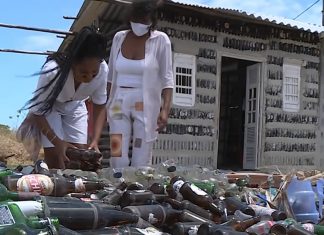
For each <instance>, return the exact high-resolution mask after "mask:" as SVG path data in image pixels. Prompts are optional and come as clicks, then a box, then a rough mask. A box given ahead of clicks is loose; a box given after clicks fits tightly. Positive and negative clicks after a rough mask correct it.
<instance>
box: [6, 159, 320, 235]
mask: <svg viewBox="0 0 324 235" xmlns="http://www.w3.org/2000/svg"><path fill="white" fill-rule="evenodd" d="M272 180H273V179H272V178H271V177H269V179H268V182H267V185H268V187H267V188H266V189H264V188H261V187H259V185H255V184H253V185H252V184H250V183H249V178H248V177H245V178H240V179H235V180H229V179H228V177H227V175H226V174H225V173H221V172H218V171H215V170H209V169H207V168H202V167H199V166H192V167H182V166H178V165H176V164H175V163H174V162H172V161H167V162H164V163H162V164H160V165H158V166H155V167H139V168H133V167H128V168H123V169H111V168H107V169H102V170H100V171H98V172H96V173H95V172H86V171H81V170H68V169H67V170H64V171H62V170H52V169H51V170H49V169H48V168H47V165H46V164H45V163H44V162H43V161H41V160H39V161H37V162H36V164H35V166H25V167H18V168H16V169H8V168H6V166H2V167H0V182H1V184H0V199H1V202H0V234H5V235H23V234H24V235H50V234H51V235H54V234H63V235H64V234H66V235H73V234H74V235H80V234H83V235H90V234H94V235H101V234H122V235H126V234H129V235H131V234H136V235H140V234H144V235H148V234H150V235H152V234H154V235H163V234H171V235H195V234H198V235H218V234H223V235H225V234H226V235H240V234H242V235H243V234H254V235H264V234H275V235H284V234H292V235H299V234H318V235H322V234H324V225H323V226H322V225H321V224H322V222H321V217H322V207H323V186H324V183H323V182H324V180H321V179H320V180H318V181H316V184H315V185H312V184H311V183H310V182H309V181H300V180H297V179H296V178H294V177H293V178H292V179H290V182H289V183H287V182H285V184H286V187H282V188H281V189H278V188H274V187H273V182H272Z"/></svg>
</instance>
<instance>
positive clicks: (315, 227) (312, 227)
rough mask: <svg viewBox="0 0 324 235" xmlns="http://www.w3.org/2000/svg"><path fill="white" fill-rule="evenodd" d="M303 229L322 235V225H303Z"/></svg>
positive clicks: (323, 228) (323, 230)
mask: <svg viewBox="0 0 324 235" xmlns="http://www.w3.org/2000/svg"><path fill="white" fill-rule="evenodd" d="M302 227H303V229H305V230H307V231H309V232H312V233H314V234H316V235H324V226H323V225H317V224H309V223H306V224H303V225H302Z"/></svg>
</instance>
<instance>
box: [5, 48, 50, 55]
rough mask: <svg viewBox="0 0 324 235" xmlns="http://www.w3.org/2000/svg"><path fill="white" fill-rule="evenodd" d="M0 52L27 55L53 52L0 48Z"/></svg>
mask: <svg viewBox="0 0 324 235" xmlns="http://www.w3.org/2000/svg"><path fill="white" fill-rule="evenodd" d="M0 52H7V53H19V54H29V55H52V54H53V52H49V51H48V52H41V51H21V50H12V49H0Z"/></svg>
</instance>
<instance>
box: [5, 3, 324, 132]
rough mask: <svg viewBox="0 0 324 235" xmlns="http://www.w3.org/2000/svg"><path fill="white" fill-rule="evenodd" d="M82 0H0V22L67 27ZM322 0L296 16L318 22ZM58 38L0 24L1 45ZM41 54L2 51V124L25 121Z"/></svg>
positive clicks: (41, 47) (290, 8) (253, 6)
mask: <svg viewBox="0 0 324 235" xmlns="http://www.w3.org/2000/svg"><path fill="white" fill-rule="evenodd" d="M179 1H180V2H183V3H189V4H203V5H206V6H210V7H222V8H231V9H238V10H243V11H247V12H249V13H260V14H264V15H274V16H281V17H285V18H288V19H293V18H294V17H296V16H297V15H298V14H299V13H301V12H302V11H303V10H305V9H306V8H307V7H308V6H310V5H312V4H313V3H314V2H316V1H315V0H257V1H256V0H179ZM82 3H83V1H82V0H55V1H53V0H28V1H22V0H10V1H0V9H1V14H0V23H5V24H15V25H25V26H31V27H40V28H49V29H59V30H68V29H69V28H70V25H71V23H72V20H65V19H63V16H76V15H77V13H78V11H79V9H80V7H81V5H82ZM321 10H322V1H319V2H318V3H317V4H316V5H315V6H313V7H312V8H311V9H310V10H308V11H307V12H306V13H304V14H303V15H302V16H300V17H299V18H298V19H297V20H298V21H301V22H307V23H312V24H317V25H320V24H321V22H322V20H321V19H322V16H321ZM61 42H62V39H59V38H57V37H56V35H55V34H49V33H40V32H34V31H24V30H19V29H7V28H2V27H0V49H16V50H35V51H47V50H50V51H55V50H57V48H58V47H59V45H60V43H61ZM44 61H45V56H39V55H24V54H13V53H2V52H0V81H1V82H2V85H1V86H0V108H1V111H0V124H4V125H8V126H10V127H11V128H13V129H16V128H17V127H18V126H19V124H20V123H21V121H22V120H23V117H24V113H23V114H20V115H19V114H18V110H19V109H20V108H22V107H23V105H24V104H25V102H26V101H27V100H28V99H30V98H31V97H32V93H33V91H34V90H35V87H36V84H37V80H38V77H37V76H31V75H32V74H34V73H35V72H38V71H39V70H40V68H41V66H42V64H43V63H44Z"/></svg>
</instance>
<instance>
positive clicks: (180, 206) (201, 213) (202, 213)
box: [165, 198, 213, 220]
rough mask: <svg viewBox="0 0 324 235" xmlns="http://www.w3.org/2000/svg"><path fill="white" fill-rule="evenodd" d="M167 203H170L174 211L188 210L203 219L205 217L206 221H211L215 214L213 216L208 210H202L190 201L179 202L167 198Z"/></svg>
mask: <svg viewBox="0 0 324 235" xmlns="http://www.w3.org/2000/svg"><path fill="white" fill-rule="evenodd" d="M165 202H167V203H169V204H170V205H171V206H172V207H173V208H174V209H178V210H185V209H187V210H189V211H191V212H193V213H195V214H197V215H199V216H201V217H204V218H206V219H209V220H212V219H213V214H211V213H210V212H208V211H207V210H205V209H203V208H201V207H200V206H197V205H195V204H193V203H192V202H190V201H188V200H183V201H181V202H179V201H177V200H175V199H172V198H167V199H166V200H165Z"/></svg>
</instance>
